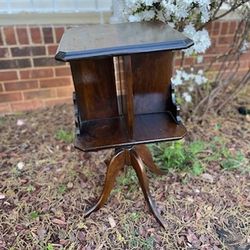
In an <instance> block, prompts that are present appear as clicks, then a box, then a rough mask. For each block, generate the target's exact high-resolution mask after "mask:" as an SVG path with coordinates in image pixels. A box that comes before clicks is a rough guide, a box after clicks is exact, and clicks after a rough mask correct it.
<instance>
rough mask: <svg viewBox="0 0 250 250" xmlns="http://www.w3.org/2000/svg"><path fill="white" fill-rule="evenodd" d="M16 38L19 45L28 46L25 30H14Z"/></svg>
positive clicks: (18, 28)
mask: <svg viewBox="0 0 250 250" xmlns="http://www.w3.org/2000/svg"><path fill="white" fill-rule="evenodd" d="M16 33H17V38H18V41H19V43H20V44H29V37H28V32H27V28H20V27H17V28H16Z"/></svg>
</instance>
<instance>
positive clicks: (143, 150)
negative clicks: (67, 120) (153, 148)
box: [134, 144, 167, 175]
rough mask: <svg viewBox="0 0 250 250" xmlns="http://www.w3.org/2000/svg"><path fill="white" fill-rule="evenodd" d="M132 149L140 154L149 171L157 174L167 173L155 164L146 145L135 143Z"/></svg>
mask: <svg viewBox="0 0 250 250" xmlns="http://www.w3.org/2000/svg"><path fill="white" fill-rule="evenodd" d="M134 150H135V151H136V153H137V154H138V155H139V156H140V158H141V159H142V161H143V163H144V164H145V165H146V166H147V167H148V168H149V170H150V171H151V172H153V173H154V174H158V175H164V174H167V172H166V171H164V170H162V169H160V168H159V167H158V166H156V165H155V163H154V160H153V157H152V155H151V152H150V151H149V149H148V148H147V146H146V145H144V144H141V145H136V146H135V147H134Z"/></svg>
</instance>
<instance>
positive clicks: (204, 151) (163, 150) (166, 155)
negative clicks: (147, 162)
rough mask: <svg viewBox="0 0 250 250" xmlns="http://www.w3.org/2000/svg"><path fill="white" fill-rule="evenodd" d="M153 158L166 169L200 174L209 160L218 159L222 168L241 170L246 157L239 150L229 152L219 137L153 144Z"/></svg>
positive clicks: (209, 162)
mask: <svg viewBox="0 0 250 250" xmlns="http://www.w3.org/2000/svg"><path fill="white" fill-rule="evenodd" d="M151 150H152V151H153V153H154V156H155V160H156V161H157V162H158V163H159V164H160V165H161V166H162V169H164V170H166V171H173V170H175V171H183V172H189V173H191V174H193V175H200V174H202V173H203V172H204V171H205V169H206V168H207V167H208V166H209V165H210V164H211V162H214V161H219V162H220V166H221V168H222V169H225V170H234V169H238V170H243V169H242V168H241V167H242V166H245V164H246V162H247V159H246V157H245V155H244V154H243V153H242V152H241V151H240V150H238V151H236V152H231V151H230V150H229V149H228V147H227V146H226V144H225V141H224V140H223V139H222V138H220V137H215V138H214V139H213V140H212V141H211V142H210V143H208V142H205V141H194V142H185V141H177V142H172V143H161V144H154V145H153V146H151Z"/></svg>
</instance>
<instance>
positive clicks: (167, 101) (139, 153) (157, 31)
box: [56, 22, 193, 227]
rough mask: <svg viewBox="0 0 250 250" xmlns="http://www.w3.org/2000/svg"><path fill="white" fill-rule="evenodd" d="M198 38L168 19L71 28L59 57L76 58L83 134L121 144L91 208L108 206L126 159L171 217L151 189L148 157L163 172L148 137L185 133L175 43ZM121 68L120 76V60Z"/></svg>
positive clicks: (79, 138) (88, 144)
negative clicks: (175, 85) (178, 100)
mask: <svg viewBox="0 0 250 250" xmlns="http://www.w3.org/2000/svg"><path fill="white" fill-rule="evenodd" d="M192 44H193V42H192V40H191V39H189V38H187V37H185V36H184V35H183V34H181V33H179V32H177V31H175V30H173V29H172V28H170V27H169V26H168V25H167V24H164V23H161V22H140V23H124V24H116V25H84V26H82V27H77V28H73V29H70V30H67V31H66V32H65V34H64V35H63V38H62V40H61V42H60V46H59V48H58V51H57V54H56V59H57V60H61V61H69V62H70V66H71V70H72V75H73V81H74V87H75V94H74V96H73V100H74V107H75V124H76V141H75V147H76V148H78V149H80V150H82V151H94V150H100V149H107V148H115V156H114V157H113V158H112V160H111V161H110V163H109V165H108V167H107V173H106V178H105V182H104V187H103V191H102V194H101V196H100V198H99V200H98V201H97V203H96V204H95V205H94V206H93V207H92V208H91V209H90V210H89V211H87V213H86V214H85V217H87V216H89V215H90V214H91V213H92V212H94V211H96V210H98V209H99V208H100V207H102V206H103V205H104V204H105V202H106V201H107V199H108V196H109V194H110V192H111V190H112V188H113V186H114V182H115V179H116V176H117V175H118V173H119V171H120V170H121V169H122V168H123V166H124V165H132V167H133V168H134V170H135V172H136V174H137V177H138V179H139V183H140V186H141V189H142V191H143V194H144V197H145V200H146V201H147V203H148V206H149V208H150V210H151V211H152V213H153V215H154V216H155V218H156V219H157V221H158V222H159V223H160V224H161V225H162V226H163V227H164V225H165V222H164V220H163V218H162V217H161V215H160V213H159V212H158V211H157V209H156V206H155V203H154V201H153V199H152V196H151V194H150V191H149V184H148V179H147V175H146V172H145V169H144V164H145V165H146V166H147V167H148V168H149V170H150V171H152V172H153V173H155V174H164V173H165V172H164V171H162V170H161V169H159V168H158V167H157V166H156V165H155V164H154V162H153V158H152V155H151V153H150V151H149V150H148V149H147V147H146V146H145V145H143V144H145V143H152V142H161V141H173V140H178V139H181V138H182V137H183V136H184V135H185V134H186V129H185V127H184V126H183V124H182V123H181V119H180V116H179V107H178V106H177V105H176V101H175V95H174V88H173V86H172V84H171V76H172V68H173V52H172V50H173V49H177V50H178V49H184V48H188V47H189V46H191V45H192ZM114 60H115V61H118V64H117V65H116V69H117V70H118V71H119V74H116V75H117V79H115V69H114V68H115V66H114V63H113V61H114Z"/></svg>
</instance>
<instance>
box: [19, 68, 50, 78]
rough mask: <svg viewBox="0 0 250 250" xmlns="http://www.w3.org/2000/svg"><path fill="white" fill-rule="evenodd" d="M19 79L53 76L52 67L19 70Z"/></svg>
mask: <svg viewBox="0 0 250 250" xmlns="http://www.w3.org/2000/svg"><path fill="white" fill-rule="evenodd" d="M20 77H21V79H35V78H47V77H53V69H44V68H41V69H29V70H21V71H20Z"/></svg>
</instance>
